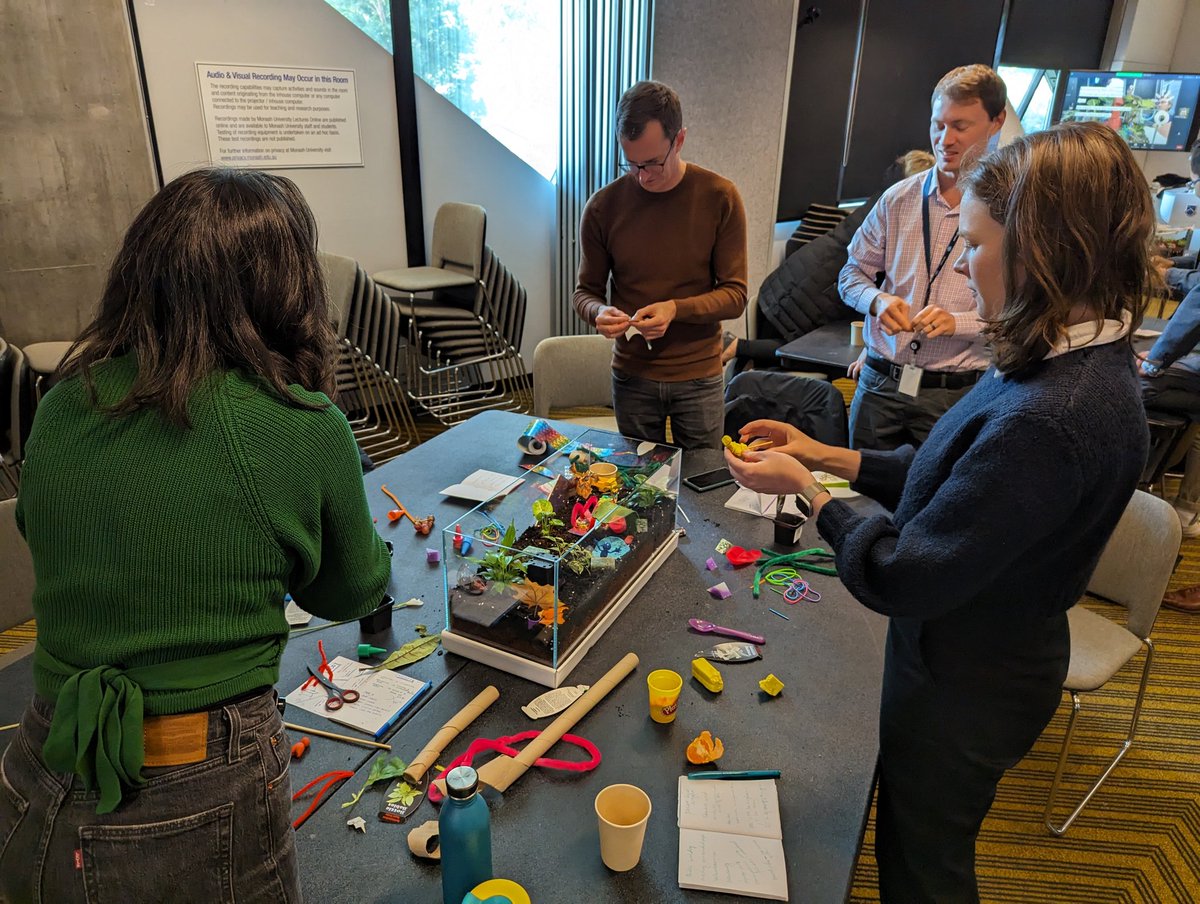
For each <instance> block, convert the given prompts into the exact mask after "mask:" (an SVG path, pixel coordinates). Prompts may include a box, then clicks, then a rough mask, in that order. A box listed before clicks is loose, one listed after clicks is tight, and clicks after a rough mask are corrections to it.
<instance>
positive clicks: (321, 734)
mask: <svg viewBox="0 0 1200 904" xmlns="http://www.w3.org/2000/svg"><path fill="white" fill-rule="evenodd" d="M283 727H284V728H290V729H291V730H292V731H300V732H303V733H304V734H311V735H316V736H317V737H318V738H332V739H333V740H335V741H345V742H346V743H347V744H358V745H359V746H360V747H376V748H378V749H379V750H391V749H392V745H391V744H381V743H380V742H379V741H368V740H366V739H365V738H352V737H350V735H344V734H334V733H333V732H332V731H322V730H321V729H319V728H308V727H306V726H304V725H295V724H293V723H291V722H284V723H283Z"/></svg>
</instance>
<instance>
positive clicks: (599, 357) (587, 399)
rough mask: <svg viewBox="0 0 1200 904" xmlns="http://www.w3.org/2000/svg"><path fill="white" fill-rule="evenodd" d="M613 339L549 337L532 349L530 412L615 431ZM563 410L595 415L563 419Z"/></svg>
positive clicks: (582, 414) (588, 336) (580, 414)
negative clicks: (576, 410)
mask: <svg viewBox="0 0 1200 904" xmlns="http://www.w3.org/2000/svg"><path fill="white" fill-rule="evenodd" d="M612 351H613V344H612V340H610V339H605V338H604V337H603V336H600V335H594V334H592V335H583V336H551V337H549V338H547V339H543V340H542V341H541V342H539V343H538V344H537V348H535V349H534V350H533V413H534V414H535V415H537V416H538V417H555V418H558V419H559V420H566V421H570V422H572V423H576V424H584V425H586V426H588V427H596V428H598V429H600V430H609V431H612V432H614V433H615V432H616V431H617V418H616V415H614V414H613V407H612ZM562 408H590V409H595V411H594V412H592V411H589V412H587V413H579V414H576V415H572V416H570V417H563V416H561V415H560V414H557V413H556V411H555V410H556V409H562Z"/></svg>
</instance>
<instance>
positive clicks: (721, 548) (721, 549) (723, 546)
mask: <svg viewBox="0 0 1200 904" xmlns="http://www.w3.org/2000/svg"><path fill="white" fill-rule="evenodd" d="M731 546H733V544H732V543H730V542H729V541H728V540H726V539H724V538H722V539H721V542H720V543H718V544H717V553H718V554H719V555H724V554H725V550H727V549H729V547H731Z"/></svg>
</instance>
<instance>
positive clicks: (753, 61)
mask: <svg viewBox="0 0 1200 904" xmlns="http://www.w3.org/2000/svg"><path fill="white" fill-rule="evenodd" d="M795 14H796V3H795V2H794V0H755V2H747V0H739V2H732V3H731V2H728V0H657V2H656V3H655V6H654V63H653V75H654V78H655V79H657V80H659V81H662V82H665V83H666V84H668V85H670V86H671V87H673V88H674V89H675V90H676V91H678V92H679V97H680V100H681V101H682V103H683V121H684V125H686V126H687V127H688V135H687V143H686V144H685V145H684V154H683V156H684V159H685V160H690V161H693V162H695V163H698V164H699V165H700V166H703V167H706V168H707V169H711V170H714V171H716V172H718V173H720V174H721V175H723V176H725V177H726V178H728V179H731V180H732V181H733V182H734V184H736V185H737V187H738V190H739V191H740V192H741V194H742V200H743V201H745V204H746V217H747V231H748V239H749V246H750V259H749V291H750V296H751V298H753V297H754V296H755V295H756V294H757V293H758V287H759V285H760V284H761V283H762V280H763V278H764V277H765V276H766V275H767V274H768V273H769V272H770V260H771V244H772V240H773V233H774V226H775V211H776V206H777V199H778V193H779V168H780V165H781V159H782V153H783V126H784V117H785V114H786V111H787V94H788V82H789V79H788V74H789V72H790V71H791V54H792V44H793V37H794V35H795ZM730 326H731V328H732V327H733V326H734V325H733V324H730ZM735 332H739V333H741V330H738V329H735ZM742 334H743V335H744V333H742Z"/></svg>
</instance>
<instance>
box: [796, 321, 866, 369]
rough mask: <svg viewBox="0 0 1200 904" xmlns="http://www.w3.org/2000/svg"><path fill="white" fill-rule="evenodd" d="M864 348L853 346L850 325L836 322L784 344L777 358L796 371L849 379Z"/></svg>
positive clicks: (844, 322) (845, 322)
mask: <svg viewBox="0 0 1200 904" xmlns="http://www.w3.org/2000/svg"><path fill="white" fill-rule="evenodd" d="M861 351H862V347H861V346H855V345H851V344H850V321H848V320H835V321H833V323H827V324H825V325H824V326H819V327H817V328H816V329H815V330H810V331H809V332H807V333H805V334H804V335H803V336H800V337H799V338H797V339H793V340H792V341H791V342H787V343H784V344H783V345H781V346H780V347H779V348H777V349H776V350H775V355H776V356H777V357H778V358H779V359H780V363H782V364H783V365H784V366H785V367H788V368H791V369H793V370H819V371H823V372H824V373H826V374H828V375H829V376H830V377H832V378H835V379H836V378H837V377H844V376H846V368H847V367H849V366H850V365H851V364H853V363H854V360H855V359H856V358H857V357H858V355H859V353H860V352H861Z"/></svg>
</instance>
